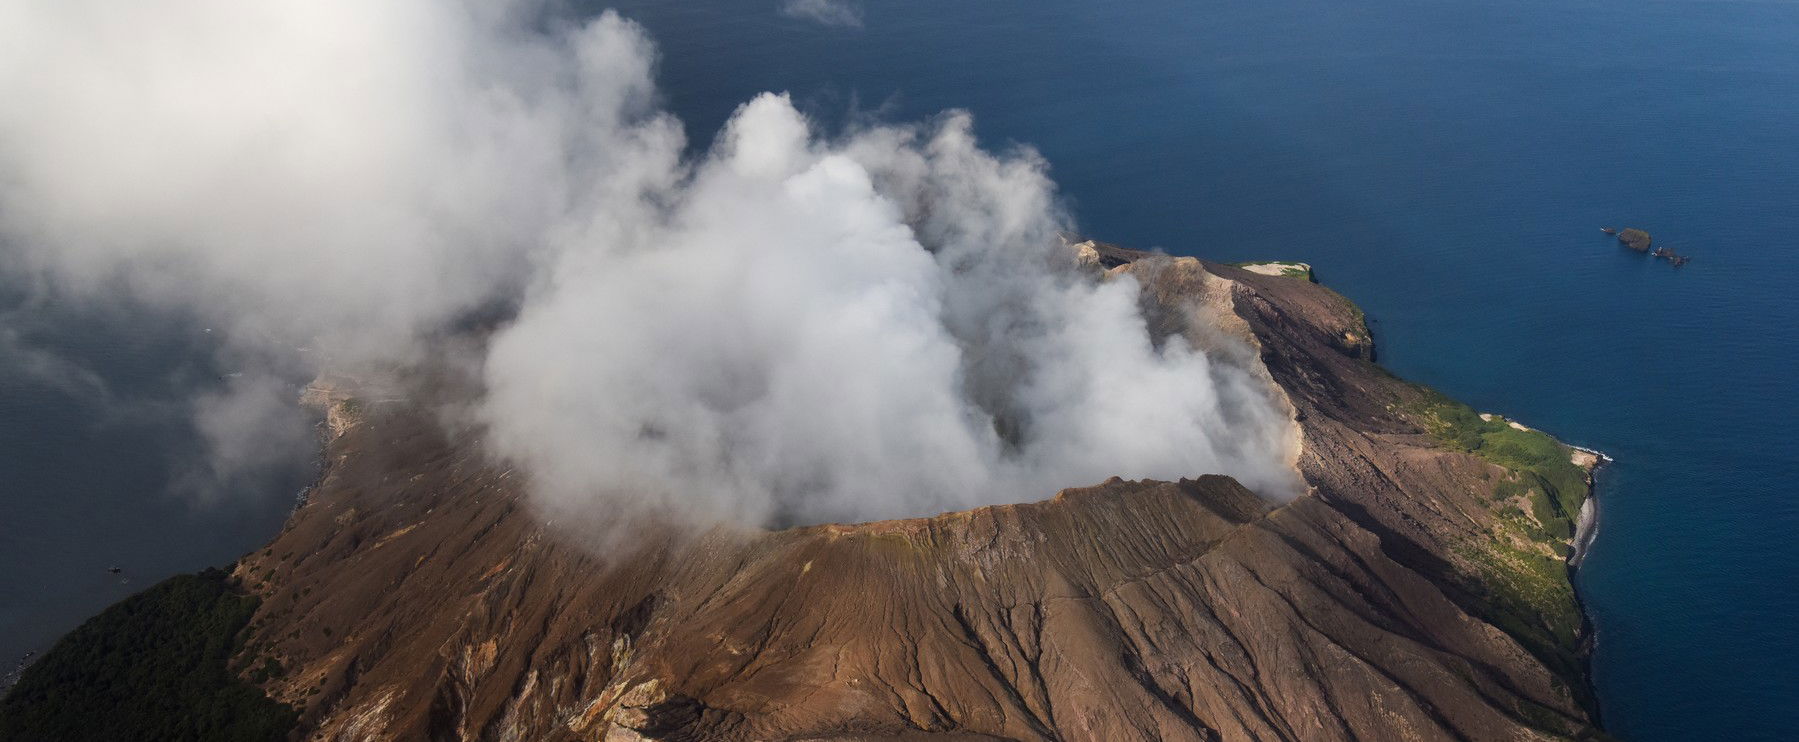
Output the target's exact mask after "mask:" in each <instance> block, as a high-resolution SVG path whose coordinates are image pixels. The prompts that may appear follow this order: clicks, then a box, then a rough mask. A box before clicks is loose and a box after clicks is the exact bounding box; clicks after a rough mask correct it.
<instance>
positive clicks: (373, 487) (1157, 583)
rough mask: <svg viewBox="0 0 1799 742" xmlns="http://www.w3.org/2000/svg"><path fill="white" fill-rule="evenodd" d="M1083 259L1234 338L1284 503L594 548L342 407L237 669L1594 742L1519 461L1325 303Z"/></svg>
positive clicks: (1150, 301) (1102, 724)
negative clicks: (1286, 477) (1285, 463)
mask: <svg viewBox="0 0 1799 742" xmlns="http://www.w3.org/2000/svg"><path fill="white" fill-rule="evenodd" d="M1094 247H1095V248H1096V249H1097V255H1098V257H1099V260H1100V262H1101V263H1102V264H1103V265H1105V266H1117V267H1115V268H1113V270H1114V272H1132V273H1135V274H1137V275H1138V276H1139V277H1140V278H1141V279H1142V280H1143V282H1144V285H1145V292H1144V296H1145V302H1146V305H1147V306H1149V307H1150V308H1151V309H1152V310H1153V312H1152V320H1153V321H1152V324H1154V325H1155V326H1156V327H1157V328H1158V329H1159V330H1160V331H1163V332H1175V331H1182V332H1189V333H1190V334H1192V335H1193V336H1194V337H1195V338H1196V342H1202V343H1206V342H1210V344H1212V345H1214V346H1217V345H1218V341H1217V335H1216V333H1215V331H1214V332H1213V334H1212V335H1211V336H1210V338H1211V339H1210V340H1209V341H1208V340H1207V337H1206V333H1205V332H1202V329H1203V328H1202V327H1201V325H1211V326H1216V325H1218V324H1220V323H1221V324H1222V325H1223V326H1224V327H1225V329H1226V331H1227V332H1232V333H1235V334H1236V335H1238V336H1239V337H1241V338H1245V339H1248V340H1250V341H1251V344H1250V346H1249V347H1252V348H1255V349H1257V351H1252V352H1251V353H1250V354H1249V355H1252V356H1253V355H1255V354H1257V352H1259V356H1260V359H1261V361H1262V362H1264V363H1265V364H1266V370H1267V373H1268V374H1269V376H1270V377H1271V378H1272V379H1273V380H1274V381H1275V382H1276V383H1277V384H1278V386H1279V387H1280V388H1281V389H1282V390H1283V391H1284V392H1285V394H1286V395H1287V397H1288V398H1289V399H1290V401H1291V404H1292V406H1293V409H1294V413H1295V419H1296V420H1297V426H1296V427H1297V431H1298V432H1297V434H1298V435H1299V436H1300V438H1301V441H1302V446H1301V452H1300V454H1299V457H1298V462H1297V466H1298V469H1299V470H1300V472H1301V473H1302V474H1303V476H1304V478H1305V480H1306V482H1307V483H1308V484H1309V485H1310V488H1311V489H1310V492H1309V493H1308V494H1306V495H1304V496H1301V497H1299V498H1298V499H1296V500H1294V501H1292V502H1290V503H1287V504H1284V505H1274V504H1270V503H1267V502H1265V501H1263V500H1261V499H1259V498H1257V497H1256V496H1255V495H1253V494H1251V493H1249V492H1248V491H1247V490H1245V489H1243V488H1242V487H1241V486H1239V485H1238V484H1237V483H1236V482H1235V481H1233V480H1231V479H1228V478H1224V477H1216V476H1208V477H1201V478H1200V479H1198V480H1190V481H1182V482H1176V483H1169V482H1125V481H1120V480H1112V481H1109V482H1106V483H1104V484H1101V485H1098V486H1095V487H1087V488H1079V489H1070V490H1066V491H1064V492H1062V493H1060V494H1058V495H1056V496H1055V498H1054V499H1051V500H1048V501H1045V502H1039V503H1031V504H1024V505H1008V506H1000V507H990V508H981V509H978V510H974V511H969V512H962V513H950V514H946V515H941V516H937V517H933V518H920V519H914V520H903V521H887V522H879V523H870V524H863V525H850V526H843V525H824V526H814V527H806V528H796V529H790V530H784V531H777V532H758V533H753V534H735V535H733V534H725V533H712V534H708V535H706V536H703V537H699V538H691V539H684V540H683V539H661V540H655V541H657V543H658V545H657V546H654V547H649V548H646V549H645V550H643V551H641V552H639V553H637V554H635V555H633V556H631V557H629V558H624V559H615V560H613V561H610V562H606V563H602V562H601V561H598V560H596V559H594V558H593V557H591V556H590V555H589V554H587V553H585V552H584V551H583V550H581V549H579V548H575V547H573V546H570V545H566V544H564V543H562V542H561V541H560V540H559V539H558V538H557V536H556V532H554V531H551V530H546V528H545V526H544V525H542V523H541V519H540V518H537V517H535V516H534V514H533V513H532V512H530V510H529V508H528V506H527V504H526V503H525V502H524V500H523V498H522V496H521V493H520V487H519V485H518V484H517V482H516V479H515V478H513V477H512V476H510V475H509V474H508V473H507V472H504V471H498V470H496V469H495V468H493V467H492V466H490V465H489V464H487V463H485V462H484V460H483V459H482V457H481V456H480V454H479V452H478V451H477V450H476V445H475V443H474V442H473V441H470V440H462V439H453V438H446V436H445V434H443V433H442V432H441V431H440V429H439V428H438V427H437V426H435V425H434V424H432V423H431V422H430V420H429V419H428V417H426V416H424V415H420V414H418V413H416V412H413V411H410V410H407V409H403V408H401V407H399V406H379V405H377V406H372V407H369V408H364V407H362V406H359V405H355V404H348V403H346V404H340V405H338V406H337V407H336V408H334V410H333V415H332V417H333V420H334V422H335V423H336V425H335V426H334V429H336V430H338V431H339V432H338V434H337V435H336V437H335V438H334V439H333V440H332V441H331V443H330V444H329V449H328V457H329V466H328V470H327V474H326V476H325V478H324V480H323V482H322V483H321V484H320V485H319V486H318V488H317V489H316V491H315V492H314V493H313V494H312V496H311V499H310V500H309V501H308V503H307V504H306V505H305V506H304V507H302V508H300V509H299V510H298V511H297V512H296V513H295V514H294V516H293V518H292V520H291V521H290V523H289V525H288V527H287V528H286V530H284V531H283V532H282V533H281V535H280V536H278V537H277V538H276V539H275V540H274V542H273V543H272V544H270V546H269V548H268V549H266V550H264V551H260V552H257V553H255V554H253V555H251V556H249V557H246V558H245V559H244V560H243V561H242V562H240V564H239V566H238V567H237V571H236V573H235V574H236V576H237V577H238V578H239V579H240V580H242V582H243V583H244V584H245V585H246V586H247V587H249V588H250V589H251V590H253V591H254V592H256V593H258V594H260V595H261V596H263V598H264V600H263V603H262V606H261V609H260V611H259V613H258V616H257V618H256V620H255V623H254V624H253V625H252V629H251V633H250V639H249V644H248V649H246V656H245V657H244V658H243V659H242V663H243V664H244V665H245V666H246V667H250V666H263V665H264V664H266V659H267V658H271V657H272V658H275V659H277V660H278V661H279V662H280V663H281V664H282V665H283V667H284V670H283V672H282V673H281V674H280V675H278V676H277V677H276V678H274V679H272V680H269V681H268V682H267V683H265V684H264V685H265V687H266V688H267V689H268V690H269V691H270V692H271V694H272V695H274V696H276V697H277V698H279V699H281V700H284V701H288V702H290V703H293V704H295V705H296V706H301V707H303V708H304V714H303V718H302V722H301V724H302V729H301V731H302V733H303V734H305V735H307V736H308V737H309V738H313V739H344V740H364V739H405V740H412V739H494V740H546V739H548V740H556V739H596V740H597V739H604V740H641V739H655V740H850V739H857V740H938V739H941V740H996V739H1009V740H1052V739H1064V740H1099V741H1102V742H1103V741H1110V740H1138V739H1143V740H1151V739H1170V740H1178V739H1228V740H1248V739H1270V740H1276V739H1306V740H1330V739H1363V740H1434V739H1467V740H1488V739H1555V738H1563V737H1587V736H1591V735H1593V734H1595V732H1593V730H1592V725H1591V724H1590V722H1589V718H1590V717H1589V714H1588V711H1587V710H1586V709H1585V708H1583V705H1582V700H1581V699H1582V698H1584V695H1585V694H1584V690H1583V689H1584V687H1585V686H1584V681H1583V680H1582V678H1581V668H1580V664H1579V662H1578V652H1579V647H1578V646H1577V644H1576V642H1577V637H1575V635H1574V631H1575V630H1576V629H1575V628H1572V627H1570V626H1568V625H1567V623H1568V621H1569V620H1570V619H1569V615H1570V614H1569V611H1570V609H1571V607H1572V606H1571V601H1572V595H1571V593H1568V592H1567V591H1566V579H1565V577H1566V573H1565V569H1561V571H1560V572H1559V573H1556V572H1554V571H1553V570H1552V571H1551V572H1550V573H1549V575H1550V576H1549V577H1548V578H1542V576H1541V570H1538V573H1532V572H1530V569H1529V567H1530V565H1536V564H1539V563H1542V562H1549V563H1552V564H1553V565H1560V564H1561V562H1559V561H1555V557H1550V558H1547V559H1539V560H1537V561H1531V560H1530V559H1524V558H1521V557H1518V554H1520V553H1523V552H1525V551H1528V550H1530V549H1534V548H1539V547H1537V546H1533V545H1532V544H1533V542H1530V541H1528V539H1523V540H1521V537H1520V536H1518V533H1520V532H1522V531H1521V528H1522V527H1521V526H1516V524H1515V523H1513V522H1512V521H1508V520H1507V518H1508V516H1505V515H1502V513H1503V512H1504V509H1503V508H1502V507H1500V504H1501V503H1500V498H1499V495H1498V494H1496V483H1498V482H1507V481H1513V480H1514V479H1516V478H1517V477H1518V476H1520V475H1518V474H1513V473H1511V472H1509V471H1508V470H1507V469H1505V468H1504V467H1501V466H1499V465H1496V464H1494V463H1490V462H1489V461H1487V460H1486V459H1483V458H1481V457H1480V456H1478V455H1475V454H1471V453H1464V452H1458V451H1455V450H1452V449H1451V448H1450V447H1448V446H1446V445H1445V444H1444V443H1442V442H1441V435H1432V434H1431V433H1430V432H1428V431H1430V430H1432V429H1435V428H1439V427H1441V426H1440V425H1439V421H1437V419H1436V417H1435V416H1434V415H1435V413H1433V412H1432V410H1433V409H1435V408H1434V407H1432V405H1437V404H1441V400H1439V399H1438V398H1436V397H1433V396H1432V395H1430V394H1429V393H1428V392H1426V391H1424V390H1421V389H1418V388H1416V387H1413V386H1411V385H1408V384H1406V383H1404V382H1401V381H1399V380H1397V379H1394V378H1393V377H1391V376H1389V375H1387V374H1385V373H1384V372H1383V371H1381V370H1380V369H1379V368H1378V367H1376V366H1375V365H1373V364H1372V362H1371V361H1370V360H1369V359H1370V356H1371V352H1372V350H1371V348H1372V346H1371V344H1370V340H1369V336H1368V333H1367V329H1366V327H1365V326H1364V325H1363V323H1362V320H1361V317H1360V313H1359V312H1358V311H1356V310H1355V308H1354V307H1353V306H1352V305H1351V304H1349V303H1348V302H1347V301H1345V300H1343V299H1342V298H1341V297H1339V296H1337V295H1336V294H1334V293H1332V292H1330V291H1329V290H1327V289H1324V288H1322V287H1320V286H1317V285H1315V284H1311V283H1307V282H1305V281H1303V280H1300V279H1294V278H1283V277H1275V276H1264V275H1258V274H1252V273H1249V272H1247V271H1243V270H1239V269H1236V268H1230V267H1225V266H1220V265H1215V264H1211V263H1204V262H1201V261H1198V260H1194V259H1190V258H1186V259H1167V258H1148V257H1147V256H1145V255H1143V254H1141V253H1133V252H1130V251H1124V250H1118V249H1115V248H1110V247H1108V246H1103V245H1099V246H1094ZM1093 255H1094V253H1089V259H1091V258H1092V257H1093ZM1188 307H1194V308H1195V309H1193V310H1191V312H1190V311H1189V309H1188ZM1193 313H1197V316H1200V317H1206V316H1207V315H1208V313H1210V317H1209V319H1207V320H1206V321H1204V322H1189V321H1188V318H1189V317H1190V316H1193ZM1189 325H1192V326H1189ZM1250 360H1253V358H1251V359H1250ZM1439 432H1440V431H1439ZM1554 445H1555V446H1556V448H1557V450H1558V451H1563V450H1565V449H1561V448H1560V446H1559V444H1554ZM1514 489H1516V488H1514ZM1507 491H1508V492H1509V491H1510V490H1507ZM1577 495H1584V492H1582V493H1577ZM1539 507H1541V506H1539ZM1535 516H1537V517H1533V519H1532V522H1534V523H1537V525H1538V526H1539V527H1542V526H1544V525H1545V524H1548V525H1552V526H1558V527H1559V526H1565V525H1566V523H1565V519H1564V520H1557V519H1554V518H1550V517H1547V516H1546V515H1545V514H1544V513H1543V512H1542V511H1541V510H1537V511H1536V512H1535ZM1514 520H1515V518H1514ZM1508 523H1511V525H1508ZM1563 537H1564V536H1563V535H1561V534H1559V533H1558V534H1556V535H1555V539H1556V540H1558V541H1559V539H1560V538H1563ZM1557 546H1558V547H1559V544H1558V545H1557ZM1543 548H1544V549H1547V551H1548V552H1550V553H1554V552H1556V551H1557V550H1558V549H1556V548H1548V547H1543ZM1533 574H1535V575H1536V578H1537V579H1536V581H1535V582H1533V581H1531V580H1532V575H1533ZM1573 615H1574V616H1575V618H1574V619H1573V620H1574V621H1575V622H1576V623H1578V614H1573ZM1501 627H1504V628H1503V630H1502V628H1501Z"/></svg>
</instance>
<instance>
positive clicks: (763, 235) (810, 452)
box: [0, 0, 1288, 524]
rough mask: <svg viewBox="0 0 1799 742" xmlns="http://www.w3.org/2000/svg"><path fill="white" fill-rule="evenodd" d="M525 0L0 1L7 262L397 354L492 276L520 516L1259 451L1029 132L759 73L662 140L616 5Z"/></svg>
mask: <svg viewBox="0 0 1799 742" xmlns="http://www.w3.org/2000/svg"><path fill="white" fill-rule="evenodd" d="M538 11H539V9H538V8H536V7H535V6H533V5H531V4H529V3H524V4H518V3H515V4H506V3H500V4H494V3H468V4H460V3H456V2H449V1H446V0H357V1H355V2H351V1H349V0H313V1H310V2H299V1H298V0H292V1H285V0H275V1H272V2H261V3H244V2H235V1H232V0H175V2H171V3H160V4H157V5H156V6H155V7H153V8H152V7H148V6H141V5H137V4H123V5H119V4H114V3H105V2H99V1H98V0H64V1H63V2H58V3H37V2H23V1H20V0H0V99H4V100H7V101H13V102H14V103H13V104H9V105H6V106H4V107H0V239H3V240H4V243H5V245H6V252H5V258H6V267H7V268H8V269H9V270H10V271H11V272H12V273H13V274H14V275H26V276H32V277H35V278H38V279H47V280H48V281H49V282H51V283H53V284H55V285H57V286H58V287H59V290H63V291H68V292H72V293H73V294H75V295H79V296H88V297H93V298H103V297H107V296H112V295H116V294H121V293H122V294H125V295H129V296H132V297H134V298H136V299H137V300H140V301H146V302H151V303H154V304H162V305H167V306H172V307H180V308H183V309H184V310H188V311H195V312H200V313H202V314H203V315H204V316H208V317H211V318H213V319H214V320H215V321H216V323H217V326H220V327H222V328H224V329H225V330H226V331H227V337H228V343H229V347H228V352H231V353H234V354H238V356H239V357H243V358H249V359H254V363H252V364H250V365H252V366H253V367H258V368H268V369H271V374H273V373H275V372H276V370H282V369H294V368H308V367H309V368H311V369H312V370H320V369H328V368H340V367H346V366H352V365H357V364H369V363H392V362H403V361H408V360H412V359H415V358H417V357H419V356H421V355H422V353H423V350H424V347H425V343H426V342H427V341H426V340H425V338H427V337H429V336H430V335H432V334H433V333H435V332H437V331H439V330H441V329H442V328H444V327H446V326H447V325H449V324H451V323H452V322H454V321H455V320H456V319H457V318H458V317H459V316H461V315H463V314H464V313H466V312H469V311H472V310H475V309H478V308H481V307H485V306H490V305H493V304H495V303H507V304H509V305H516V306H517V307H519V309H518V311H517V315H516V317H515V318H513V319H512V320H511V321H510V322H508V323H507V324H505V325H504V326H503V327H502V328H501V329H499V330H498V331H497V332H496V333H495V335H494V336H493V337H492V339H491V342H490V343H489V344H488V346H487V347H488V350H487V351H486V353H487V355H486V356H485V358H484V359H483V360H482V361H481V368H482V369H483V370H482V375H483V378H484V381H485V387H486V393H485V396H484V397H483V398H482V399H481V400H479V401H478V402H477V403H476V405H475V406H474V410H475V412H474V416H475V418H476V419H477V420H478V421H479V422H480V423H482V424H483V425H485V426H486V427H487V429H488V430H489V434H488V435H487V436H486V438H487V441H488V444H489V445H490V447H491V448H492V453H494V454H495V455H498V456H500V457H503V458H506V459H508V460H511V461H515V462H517V463H519V464H522V465H524V466H525V467H526V470H527V471H528V472H529V474H530V480H531V482H532V484H533V492H534V494H535V495H536V496H537V498H538V501H539V502H540V503H542V504H543V505H544V506H546V507H547V508H550V509H551V510H553V511H556V512H573V513H583V512H620V511H622V512H634V513H641V512H646V511H648V512H656V513H662V514H667V515H672V516H677V517H681V518H688V519H698V520H701V521H706V522H713V521H733V522H747V523H754V524H766V523H771V522H794V521H820V520H834V519H866V518H872V517H887V516H896V515H910V514H920V513H928V512H935V511H939V510H944V509H951V508H960V507H966V506H971V505H977V504H985V503H993V502H1001V501H1013V500H1020V499H1037V498H1041V497H1044V496H1047V495H1049V494H1050V493H1052V492H1054V491H1055V490H1056V489H1057V488H1060V487H1063V486H1070V485H1077V484H1086V483H1092V482H1095V481H1098V480H1101V479H1104V478H1105V477H1108V476H1111V475H1122V476H1127V477H1158V478H1171V477H1178V476H1185V475H1195V474H1200V473H1207V472H1223V473H1228V474H1232V475H1235V476H1237V477H1239V478H1240V479H1242V480H1243V481H1244V482H1245V483H1246V484H1247V485H1249V486H1251V487H1252V488H1260V489H1263V490H1264V491H1268V492H1274V491H1276V490H1278V489H1281V488H1282V487H1284V485H1285V482H1286V478H1287V476H1288V475H1287V474H1286V473H1284V466H1283V461H1284V460H1285V458H1286V456H1285V453H1286V452H1285V450H1284V445H1285V444H1284V440H1285V438H1284V431H1285V427H1284V426H1285V421H1284V420H1283V419H1282V416H1281V415H1280V414H1279V413H1278V412H1277V411H1276V410H1275V408H1274V406H1273V405H1272V404H1271V403H1269V402H1268V400H1267V399H1266V398H1265V397H1264V396H1263V394H1262V392H1261V389H1260V387H1259V385H1258V383H1257V382H1256V381H1255V380H1254V379H1253V378H1252V377H1251V376H1250V375H1249V374H1248V373H1247V372H1245V371H1242V370H1240V369H1237V368H1236V367H1234V366H1231V365H1230V364H1224V363H1217V362H1214V360H1213V359H1211V358H1208V356H1207V355H1206V354H1204V353H1201V352H1199V351H1197V350H1195V349H1193V348H1190V347H1188V346H1187V345H1185V344H1184V343H1183V342H1182V341H1181V340H1179V339H1178V338H1177V339H1174V340H1171V341H1169V342H1167V343H1165V344H1163V345H1162V346H1160V347H1157V346H1156V345H1154V344H1152V343H1151V341H1150V338H1149V336H1148V333H1147V331H1146V329H1145V325H1144V320H1143V318H1142V317H1141V316H1140V314H1139V313H1138V309H1137V303H1136V287H1135V285H1134V283H1133V282H1132V281H1131V280H1130V279H1128V278H1125V279H1121V280H1115V281H1107V282H1099V281H1095V280H1092V279H1091V278H1090V277H1085V276H1083V275H1082V274H1081V273H1080V272H1079V271H1078V270H1076V267H1075V266H1074V265H1073V263H1072V262H1071V258H1070V257H1069V256H1068V255H1067V254H1065V251H1064V250H1063V249H1062V248H1060V246H1059V244H1058V241H1057V237H1056V234H1057V231H1058V230H1062V229H1066V228H1068V227H1069V223H1070V220H1069V219H1068V217H1067V215H1066V214H1064V213H1063V212H1062V211H1061V210H1060V208H1059V206H1058V202H1057V199H1056V196H1055V190H1054V187H1053V184H1052V183H1051V182H1050V180H1049V179H1048V177H1047V175H1046V165H1045V163H1044V162H1043V161H1042V159H1041V158H1040V157H1039V156H1037V155H1036V154H1035V153H1034V152H1032V151H1030V150H1028V149H1014V150H1012V151H1007V152H1001V153H993V152H988V151H986V150H983V149H982V148H981V147H979V146H978V144H977V142H976V140H975V137H974V135H973V132H972V124H971V121H970V117H969V116H968V115H966V114H962V113H950V114H945V115H943V116H941V117H939V118H937V119H936V120H933V121H929V122H924V123H919V124H913V125H888V126H869V127H862V128H857V129H854V130H851V131H848V132H843V133H841V134H839V135H837V136H834V137H832V136H825V135H823V134H822V133H821V132H818V131H816V130H815V129H814V127H813V126H812V125H811V124H810V122H808V121H807V120H806V119H805V117H803V116H802V115H801V114H799V113H798V112H797V111H796V110H795V108H794V107H793V105H792V104H791V103H790V102H789V101H788V99H787V98H786V97H785V96H781V95H772V94H771V95H763V96H759V97H757V98H756V99H754V100H752V101H749V102H748V103H745V104H744V105H743V106H742V107H741V108H740V109H739V110H738V111H737V112H736V114H735V115H734V116H733V117H732V118H731V120H730V122H729V123H728V124H727V126H726V127H725V130H724V131H723V132H722V133H721V134H720V135H719V137H718V139H717V141H716V142H714V143H713V144H712V145H711V147H710V148H709V149H707V150H705V151H704V152H702V153H700V154H697V155H691V156H689V155H685V154H684V153H685V152H686V151H687V142H686V141H685V140H684V138H683V135H682V132H681V127H680V125H679V122H678V121H676V120H675V119H674V118H673V117H671V116H670V115H669V114H667V113H666V112H663V111H661V110H660V109H658V108H657V106H656V93H655V87H654V84H653V82H652V79H651V75H652V70H653V68H654V58H655V54H654V49H653V46H652V44H651V42H650V41H649V40H648V39H647V37H646V36H645V35H644V33H643V32H642V30H641V29H640V28H638V27H637V26H635V25H634V24H632V23H630V22H628V21H626V20H624V19H622V18H620V17H618V16H617V15H615V14H613V13H610V12H608V13H606V14H604V15H602V16H600V17H598V18H595V19H592V20H590V21H588V22H585V23H583V24H579V25H577V26H573V27H568V28H559V29H557V30H552V31H548V32H545V31H542V30H540V29H541V24H540V22H539V21H540V16H541V14H540V13H539V12H538ZM302 349H303V350H302ZM227 391H228V393H229V394H234V395H236V398H218V399H208V400H205V402H204V404H202V405H201V406H200V408H201V409H202V411H203V412H204V413H205V415H204V416H203V420H204V421H205V422H207V423H208V425H209V427H208V428H207V430H209V431H212V430H214V429H217V430H218V431H219V433H218V435H217V436H216V438H217V439H218V441H219V443H220V445H219V449H220V454H221V457H223V458H227V459H230V460H231V461H252V462H253V461H255V460H256V452H255V451H250V450H242V447H241V446H237V445H234V444H233V443H232V442H233V441H239V440H242V439H243V434H242V431H241V430H238V428H240V427H242V426H245V425H248V426H252V427H259V426H277V425H278V421H275V420H273V419H272V418H271V415H270V414H269V412H268V405H267V404H266V402H267V400H268V398H269V386H268V385H267V384H264V383H259V382H257V381H256V380H255V379H254V378H250V379H246V380H243V381H241V382H239V383H234V384H233V385H232V387H231V389H229V390H227ZM284 440H288V441H291V437H290V438H288V439H284ZM284 445H292V444H291V442H289V443H284Z"/></svg>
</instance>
